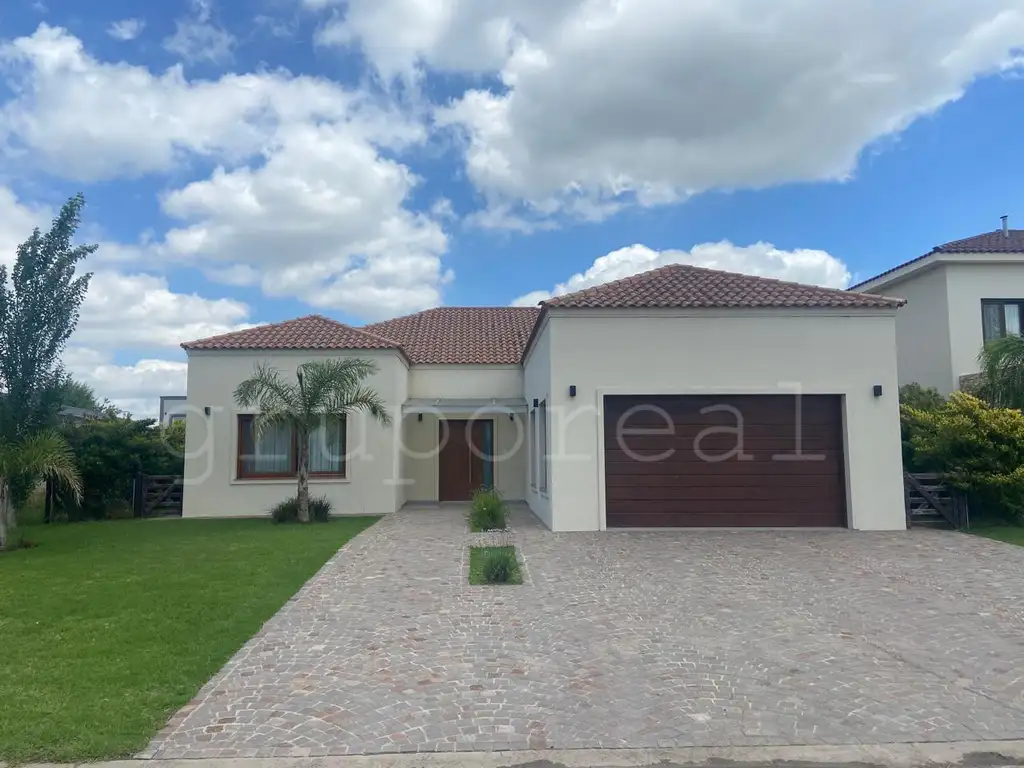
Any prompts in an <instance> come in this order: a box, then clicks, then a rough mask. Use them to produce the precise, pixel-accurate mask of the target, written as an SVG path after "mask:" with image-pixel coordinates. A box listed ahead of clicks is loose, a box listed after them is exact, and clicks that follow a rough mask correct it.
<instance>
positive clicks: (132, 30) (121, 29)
mask: <svg viewBox="0 0 1024 768" xmlns="http://www.w3.org/2000/svg"><path fill="white" fill-rule="evenodd" d="M145 27H146V22H145V21H143V20H142V19H121V20H120V21H115V22H113V23H112V24H111V25H110V26H109V27H107V34H108V35H110V36H111V37H112V38H114V39H115V40H120V41H121V42H128V41H129V40H134V39H135V38H137V37H138V36H139V35H141V34H142V30H143V29H145Z"/></svg>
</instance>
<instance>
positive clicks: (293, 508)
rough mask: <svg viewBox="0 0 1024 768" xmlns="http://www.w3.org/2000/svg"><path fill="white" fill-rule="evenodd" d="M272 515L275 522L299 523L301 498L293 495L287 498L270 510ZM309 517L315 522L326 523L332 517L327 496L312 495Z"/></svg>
mask: <svg viewBox="0 0 1024 768" xmlns="http://www.w3.org/2000/svg"><path fill="white" fill-rule="evenodd" d="M270 517H271V518H272V519H273V521H274V522H275V523H297V522H298V521H299V499H298V497H297V496H293V497H292V498H290V499H285V500H284V501H282V502H281V503H279V504H277V505H276V506H275V507H273V509H271V510H270ZM309 518H310V520H311V521H312V522H314V523H326V522H328V521H329V520H330V519H331V502H329V501H328V500H327V497H326V496H319V497H317V496H311V497H310V499H309Z"/></svg>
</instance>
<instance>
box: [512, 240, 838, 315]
mask: <svg viewBox="0 0 1024 768" xmlns="http://www.w3.org/2000/svg"><path fill="white" fill-rule="evenodd" d="M667 264H690V265H693V266H696V267H706V268H708V269H719V270H723V271H725V272H740V273H743V274H746V275H758V276H760V277H774V278H778V279H780V280H789V281H791V282H795V283H805V284H807V285H821V286H824V287H826V288H845V287H846V286H848V285H849V284H850V270H849V269H847V267H846V265H845V264H844V263H843V262H842V261H840V260H839V259H837V258H836V257H835V256H832V255H831V254H829V253H827V252H825V251H816V250H808V249H803V248H800V249H797V250H793V251H783V250H779V249H778V248H776V247H775V246H773V245H772V244H771V243H755V244H754V245H748V246H737V245H733V244H732V243H730V242H729V241H728V240H723V241H722V242H720V243H703V244H701V245H696V246H694V247H693V248H691V249H690V250H689V251H677V250H667V251H655V250H652V249H650V248H648V247H647V246H645V245H631V246H628V247H626V248H620V249H619V250H617V251H612V252H611V253H609V254H607V255H605V256H601V257H600V258H599V259H596V260H595V261H594V263H593V264H592V265H591V266H590V267H589V268H588V269H587V270H586V271H585V272H579V273H577V274H575V275H573V276H572V277H570V278H569V279H568V280H566V281H565V282H564V283H559V284H558V285H556V286H555V287H554V288H553V289H552V290H551V291H544V290H538V291H531V292H530V293H527V294H525V295H523V296H520V297H519V298H517V299H515V300H514V301H513V302H512V305H513V306H516V307H532V306H535V305H536V304H538V303H539V302H541V301H546V300H547V299H550V298H551V297H553V296H562V295H564V294H567V293H573V292H575V291H582V290H583V289H585V288H591V287H593V286H595V285H601V284H602V283H608V282H611V281H612V280H621V279H622V278H624V277H629V276H630V275H635V274H637V273H639V272H646V271H648V270H651V269H657V268H658V267H663V266H665V265H667Z"/></svg>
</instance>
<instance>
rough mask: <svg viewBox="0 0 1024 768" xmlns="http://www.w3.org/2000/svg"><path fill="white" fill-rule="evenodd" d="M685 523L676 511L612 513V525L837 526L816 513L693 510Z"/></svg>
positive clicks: (689, 526)
mask: <svg viewBox="0 0 1024 768" xmlns="http://www.w3.org/2000/svg"><path fill="white" fill-rule="evenodd" d="M686 519H687V523H686V526H680V524H679V515H678V514H676V513H659V512H645V513H642V514H637V513H630V514H628V515H622V516H619V517H616V516H613V515H611V514H609V517H608V526H609V527H610V528H679V527H687V528H810V527H834V524H829V523H822V521H821V515H820V514H819V513H817V512H787V513H776V512H768V513H747V514H737V513H735V512H733V513H729V514H715V513H707V512H691V513H687V515H686Z"/></svg>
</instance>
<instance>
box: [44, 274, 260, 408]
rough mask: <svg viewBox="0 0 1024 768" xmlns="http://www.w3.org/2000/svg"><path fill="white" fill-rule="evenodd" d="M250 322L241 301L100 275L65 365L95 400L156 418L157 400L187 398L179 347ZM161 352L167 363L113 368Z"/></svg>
mask: <svg viewBox="0 0 1024 768" xmlns="http://www.w3.org/2000/svg"><path fill="white" fill-rule="evenodd" d="M248 319H249V308H248V307H247V306H246V305H245V304H242V303H240V302H237V301H232V300H229V299H207V298H203V297H202V296H198V295H196V294H182V293H175V292H173V291H171V290H170V289H169V287H168V285H167V281H166V280H165V279H164V278H162V277H157V276H154V275H145V274H138V275H126V274H121V273H118V272H112V271H106V270H100V271H97V272H96V273H95V274H94V275H93V278H92V282H91V283H90V285H89V292H88V294H86V298H85V302H83V304H82V311H81V317H80V318H79V321H78V327H77V328H76V330H75V333H74V334H73V335H72V337H71V341H70V343H69V345H68V348H67V349H66V350H65V353H64V356H63V360H64V364H65V366H66V367H67V369H68V371H69V372H70V373H71V374H72V375H73V376H74V377H75V378H76V379H79V380H80V381H83V382H85V383H86V384H88V385H89V386H90V387H92V388H93V390H94V391H95V392H96V394H97V396H99V397H101V398H107V399H109V400H110V401H111V402H113V403H114V404H115V405H117V406H118V407H119V408H123V409H125V410H127V411H130V412H131V413H133V414H134V415H135V416H137V417H140V418H141V417H145V416H153V415H155V413H156V411H157V408H158V404H159V398H160V395H180V394H184V393H185V371H186V368H187V366H186V363H185V359H184V353H183V352H182V351H181V350H180V349H179V348H178V347H179V345H180V344H181V343H182V342H183V341H191V340H193V339H198V338H203V337H205V336H213V335H216V334H218V333H229V332H231V331H234V330H240V329H242V328H246V327H249V326H250V325H251V323H249V322H248ZM161 350H162V351H161ZM156 351H161V354H162V355H165V357H159V358H157V357H143V358H142V359H138V360H136V361H135V362H124V363H121V362H117V361H116V360H117V357H118V354H119V355H120V356H125V355H126V354H127V355H128V356H129V358H130V357H133V356H136V355H139V354H140V353H141V354H150V355H151V354H153V353H154V352H156ZM132 353H134V355H133V354H132Z"/></svg>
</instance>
